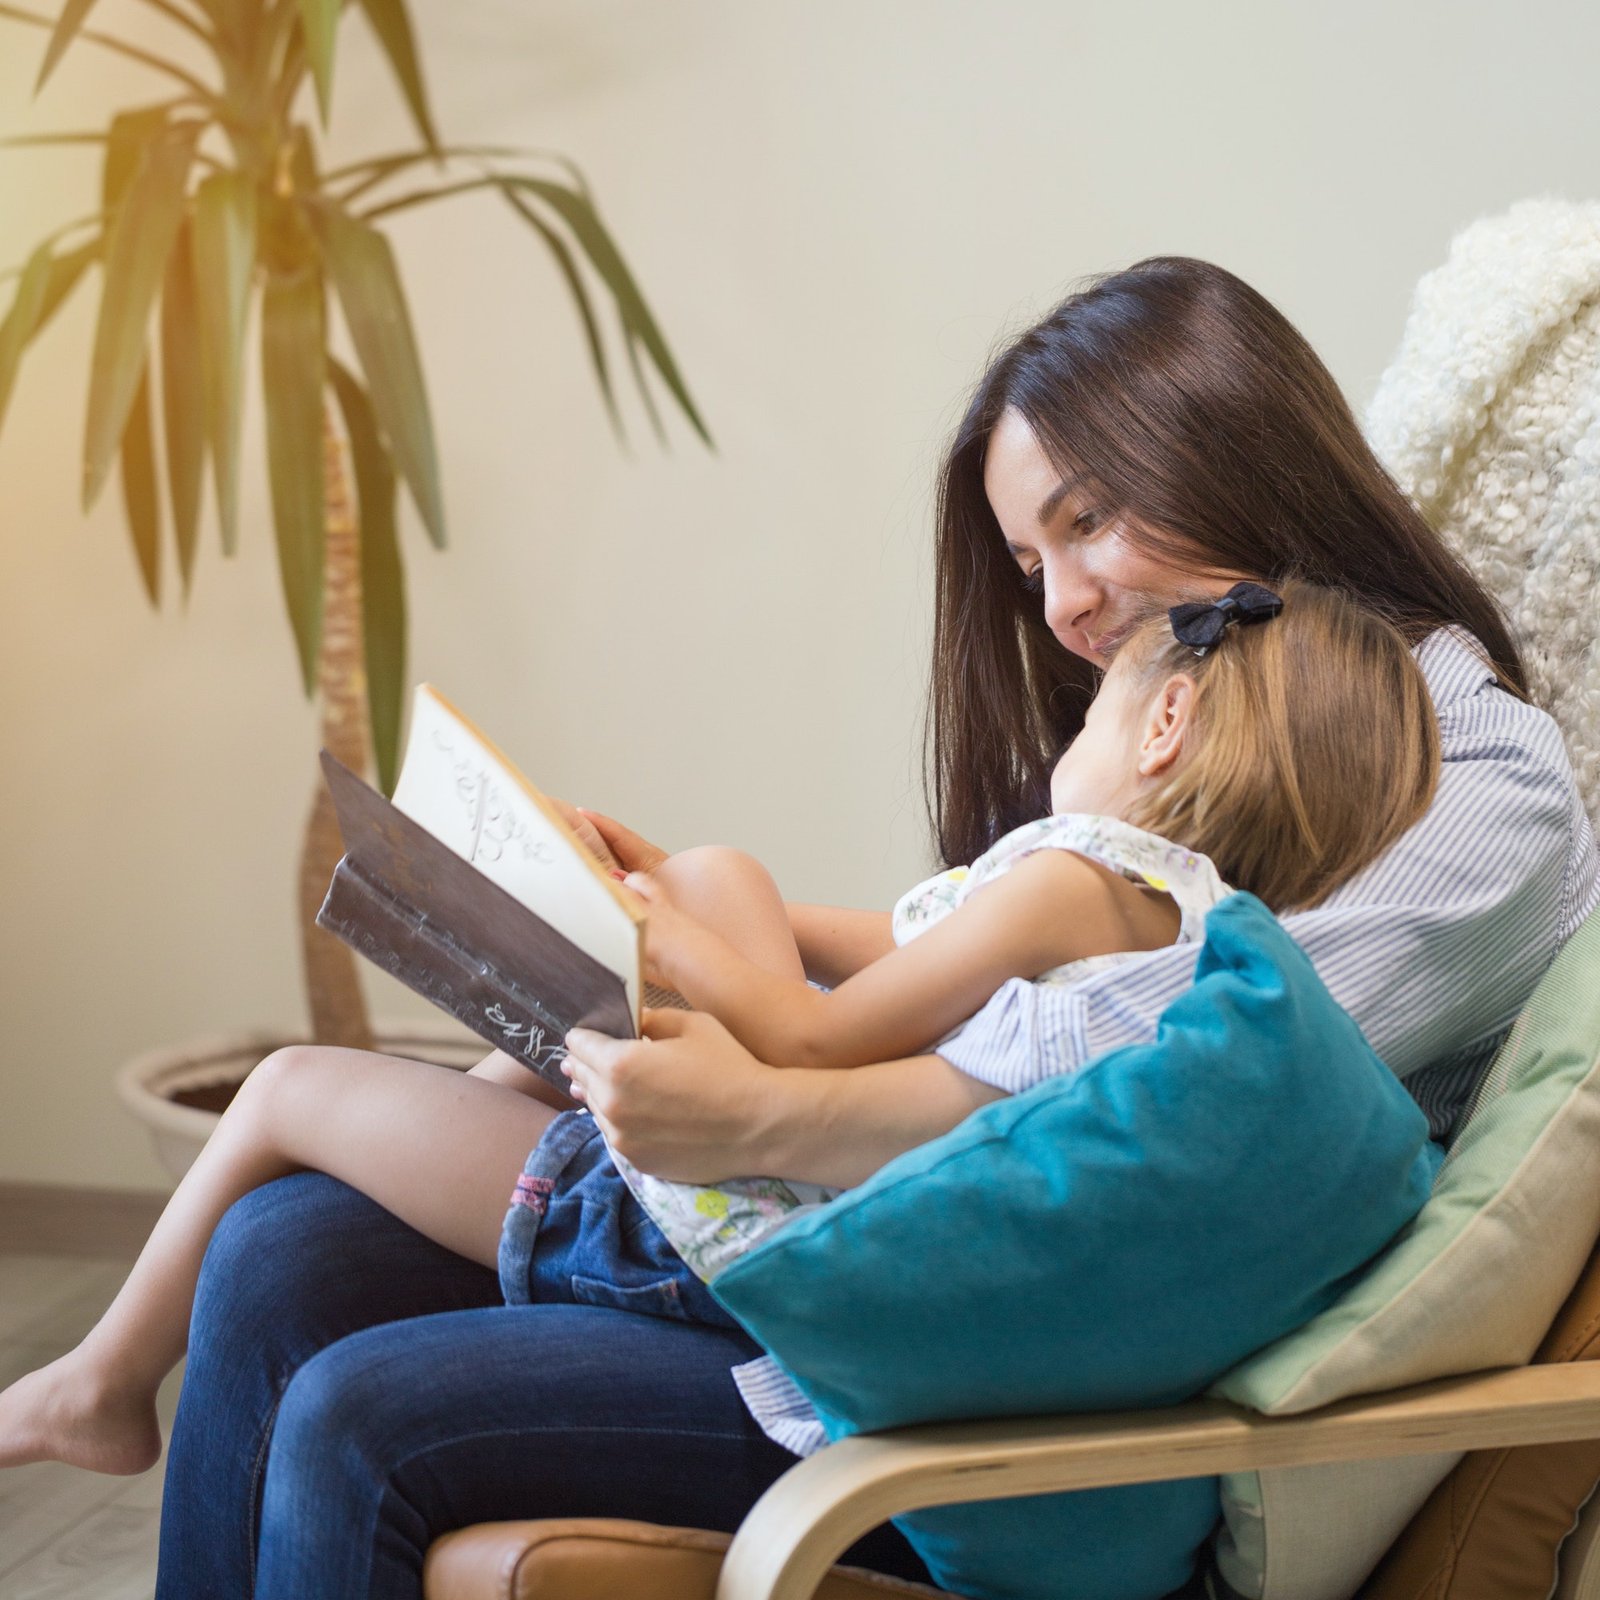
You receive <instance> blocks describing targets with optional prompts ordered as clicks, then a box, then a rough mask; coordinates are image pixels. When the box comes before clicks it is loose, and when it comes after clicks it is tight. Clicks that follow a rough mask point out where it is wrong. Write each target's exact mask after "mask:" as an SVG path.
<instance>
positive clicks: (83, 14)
mask: <svg viewBox="0 0 1600 1600" xmlns="http://www.w3.org/2000/svg"><path fill="white" fill-rule="evenodd" d="M94 5H95V0H67V3H66V4H65V5H64V6H63V7H62V8H61V15H60V16H59V17H58V18H56V25H55V29H54V31H53V32H52V33H51V35H50V42H49V44H47V45H46V46H45V51H44V62H43V64H42V65H41V66H40V68H39V78H38V81H37V82H36V83H35V84H34V86H33V92H34V93H35V94H38V92H39V91H40V90H41V89H42V88H44V86H45V82H46V80H47V79H48V78H49V76H50V74H51V73H52V72H54V71H55V70H56V64H57V62H59V61H60V60H61V58H62V56H63V55H65V54H66V51H67V46H68V45H69V44H71V43H72V41H73V39H74V38H76V37H77V33H78V30H79V29H80V28H81V27H82V26H83V25H84V22H85V21H86V20H87V19H88V16H89V13H90V12H91V11H92V10H93V9H94Z"/></svg>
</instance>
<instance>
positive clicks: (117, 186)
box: [100, 105, 170, 217]
mask: <svg viewBox="0 0 1600 1600" xmlns="http://www.w3.org/2000/svg"><path fill="white" fill-rule="evenodd" d="M169 109H170V107H168V106H166V105H159V106H141V107H140V108H139V109H138V110H137V111H123V112H119V113H118V114H117V115H116V116H114V117H113V118H112V119H111V127H110V130H109V131H108V132H107V134H106V159H105V165H104V167H103V168H102V169H101V176H100V205H101V209H102V210H103V211H104V212H105V214H106V215H107V216H108V217H109V216H115V215H116V210H117V206H118V203H119V202H120V201H121V199H122V194H123V191H124V190H125V189H126V188H127V186H128V180H129V179H130V178H131V177H132V176H133V175H134V173H135V172H136V171H138V168H139V162H140V161H141V160H142V159H143V157H144V153H145V151H146V150H147V149H148V148H149V147H150V146H151V145H152V144H154V143H155V141H156V140H157V139H158V138H159V137H160V136H161V134H162V132H163V131H164V130H165V128H166V126H167V112H168V110H169Z"/></svg>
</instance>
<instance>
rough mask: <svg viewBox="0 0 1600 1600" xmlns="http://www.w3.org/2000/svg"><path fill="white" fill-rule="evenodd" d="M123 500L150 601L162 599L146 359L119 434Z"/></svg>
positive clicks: (156, 495)
mask: <svg viewBox="0 0 1600 1600" xmlns="http://www.w3.org/2000/svg"><path fill="white" fill-rule="evenodd" d="M120 455H121V460H122V503H123V505H124V507H125V508H126V510H127V513H128V531H129V533H131V534H132V535H133V553H134V555H135V556H136V557H137V559H138V562H139V576H140V577H141V578H143V579H144V591H145V593H146V594H147V595H149V597H150V604H151V605H153V606H155V605H159V604H160V603H161V502H160V497H159V495H158V494H157V491H156V447H155V437H154V434H153V432H152V429H151V424H150V382H149V363H148V362H146V363H145V364H144V365H143V366H142V367H141V368H140V369H139V387H138V388H137V389H136V390H135V391H134V397H133V407H132V409H131V410H130V411H129V412H128V425H127V427H126V428H125V429H124V430H123V434H122V449H121V452H120Z"/></svg>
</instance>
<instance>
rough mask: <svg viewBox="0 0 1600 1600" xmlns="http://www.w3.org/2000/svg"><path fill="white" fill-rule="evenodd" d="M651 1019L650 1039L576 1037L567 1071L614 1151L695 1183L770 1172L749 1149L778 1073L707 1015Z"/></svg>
mask: <svg viewBox="0 0 1600 1600" xmlns="http://www.w3.org/2000/svg"><path fill="white" fill-rule="evenodd" d="M642 1020H643V1023H644V1032H645V1037H644V1038H642V1039H612V1038H608V1037H607V1036H606V1035H605V1034H601V1033H595V1032H593V1031H592V1030H590V1029H588V1028H574V1029H573V1030H572V1032H571V1033H569V1034H568V1035H567V1037H566V1046H567V1051H568V1055H567V1059H566V1061H565V1062H564V1063H563V1065H562V1070H563V1071H564V1072H565V1073H566V1074H567V1075H568V1078H569V1079H570V1081H571V1082H572V1085H573V1090H572V1093H573V1096H574V1098H577V1097H579V1096H580V1094H581V1098H582V1099H583V1101H584V1103H585V1104H586V1105H587V1106H588V1107H589V1109H590V1111H592V1112H593V1113H594V1116H595V1120H596V1121H597V1122H598V1123H599V1124H600V1127H601V1130H602V1131H603V1132H604V1134H605V1136H606V1138H607V1139H608V1140H609V1141H610V1144H611V1147H612V1148H613V1149H614V1150H616V1151H618V1152H619V1153H620V1154H622V1155H624V1156H626V1157H627V1158H628V1159H629V1160H630V1161H632V1162H634V1163H635V1164H636V1165H637V1166H639V1167H640V1168H642V1169H643V1170H644V1171H646V1172H653V1173H655V1174H656V1175H657V1176H658V1177H663V1178H680V1179H684V1180H686V1181H688V1182H692V1183H710V1182H714V1181H715V1180H716V1179H717V1178H718V1177H726V1176H727V1175H728V1174H729V1173H730V1172H749V1171H757V1170H761V1169H759V1168H756V1167H752V1166H751V1165H750V1164H749V1159H748V1158H747V1157H746V1156H745V1154H744V1142H745V1140H746V1139H747V1138H748V1137H749V1136H751V1135H752V1134H753V1132H754V1131H755V1127H756V1125H757V1123H758V1122H759V1120H760V1119H759V1118H758V1116H757V1115H756V1114H755V1113H756V1111H757V1110H758V1109H759V1107H760V1105H761V1104H762V1100H761V1095H762V1092H763V1090H764V1088H765V1086H766V1081H767V1080H768V1079H770V1078H771V1077H772V1076H773V1069H772V1068H770V1067H766V1066H763V1065H761V1064H760V1063H759V1062H757V1061H756V1060H755V1058H754V1057H753V1056H751V1055H750V1054H749V1052H748V1051H746V1050H745V1049H744V1048H743V1046H742V1045H740V1044H739V1043H738V1041H737V1040H735V1039H734V1037H733V1035H732V1034H730V1033H729V1032H728V1030H727V1029H726V1028H724V1027H723V1026H722V1024H721V1023H719V1022H718V1021H717V1020H716V1019H715V1018H714V1017H710V1016H707V1015H706V1014H705V1013H704V1012H700V1011H675V1010H671V1009H665V1010H659V1011H658V1010H646V1012H645V1014H644V1017H643V1019H642Z"/></svg>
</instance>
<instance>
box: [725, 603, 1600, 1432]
mask: <svg viewBox="0 0 1600 1600" xmlns="http://www.w3.org/2000/svg"><path fill="white" fill-rule="evenodd" d="M1417 664H1418V665H1419V666H1420V667H1421V669H1422V674H1423V677H1424V678H1425V679H1426V681H1427V684H1428V689H1429V692H1430V694H1431V695H1432V697H1433V704H1434V709H1435V711H1436V712H1437V714H1438V719H1439V738H1440V755H1441V758H1442V763H1441V767H1440V772H1439V788H1438V792H1437V794H1436V795H1435V797H1434V801H1433V804H1432V806H1431V807H1430V808H1429V809H1428V812H1427V814H1426V815H1425V816H1424V817H1423V818H1422V820H1421V821H1419V822H1418V823H1416V825H1415V826H1413V827H1412V828H1411V829H1410V830H1408V831H1407V832H1406V833H1405V834H1404V835H1402V836H1401V838H1400V839H1398V840H1397V841H1396V842H1395V843H1394V844H1393V845H1391V846H1390V848H1389V849H1388V850H1386V851H1385V852H1384V853H1383V855H1381V856H1380V857H1379V858H1378V859H1377V860H1376V861H1375V862H1373V863H1372V864H1371V865H1370V866H1369V867H1367V868H1365V869H1364V870H1363V871H1362V872H1360V873H1358V874H1357V875H1356V876H1355V877H1354V878H1352V879H1351V880H1350V881H1349V882H1348V883H1347V884H1345V885H1344V887H1343V888H1341V889H1339V890H1337V891H1336V892H1335V893H1334V894H1332V895H1330V896H1329V897H1328V899H1327V900H1325V901H1324V902H1323V903H1322V904H1321V905H1320V906H1318V907H1317V908H1316V909H1315V910H1312V911H1301V912H1294V913H1291V914H1289V915H1287V916H1285V917H1284V919H1283V925H1284V927H1285V928H1286V929H1287V930H1288V931H1289V933H1291V934H1292V935H1293V936H1294V940H1295V942H1296V943H1297V944H1298V945H1299V946H1300V947H1301V949H1303V950H1304V951H1305V953H1306V954H1307V955H1308V956H1309V957H1310V958H1311V961H1312V964H1313V965H1314V966H1315V967H1316V969H1317V972H1318V974H1319V975H1320V976H1321V978H1322V980H1323V982H1324V983H1326V984H1327V986H1328V988H1329V990H1330V991H1331V992H1332V994H1333V996H1334V998H1335V999H1336V1000H1338V1002H1339V1003H1340V1005H1342V1006H1343V1007H1344V1008H1345V1010H1346V1011H1348V1012H1349V1013H1350V1014H1351V1016H1353V1017H1354V1018H1355V1020H1356V1021H1357V1022H1358V1023H1359V1024H1360V1025H1361V1029H1362V1031H1363V1033H1365V1034H1366V1036H1367V1039H1368V1041H1369V1042H1370V1043H1371V1045H1372V1047H1373V1049H1374V1050H1375V1051H1376V1052H1377V1053H1378V1055H1380V1056H1381V1057H1382V1058H1383V1060H1384V1061H1386V1062H1387V1063H1388V1064H1389V1066H1390V1067H1391V1068H1392V1069H1393V1070H1394V1072H1395V1073H1396V1074H1397V1075H1398V1076H1399V1078H1400V1080H1401V1081H1402V1082H1403V1083H1404V1084H1405V1086H1406V1088H1407V1089H1409V1090H1410V1091H1411V1094H1412V1095H1413V1097H1414V1098H1415V1099H1416V1101H1417V1103H1418V1104H1419V1105H1420V1106H1421V1107H1422V1109H1423V1111H1424V1112H1425V1113H1426V1114H1427V1118H1428V1125H1429V1128H1430V1130H1431V1131H1432V1133H1433V1135H1434V1137H1435V1138H1438V1139H1443V1140H1445V1141H1447V1142H1448V1140H1449V1139H1450V1138H1451V1137H1452V1135H1453V1134H1454V1132H1455V1130H1456V1127H1457V1125H1458V1124H1459V1122H1460V1120H1461V1117H1462V1115H1463V1113H1464V1112H1465V1110H1466V1108H1467V1106H1468V1105H1469V1104H1470V1102H1471V1099H1472V1094H1473V1091H1474V1090H1475V1089H1476V1088H1477V1085H1478V1082H1479V1080H1480V1079H1481V1078H1482V1076H1483V1074H1484V1071H1485V1070H1486V1068H1487V1067H1488V1064H1489V1062H1490V1060H1491V1058H1492V1057H1493V1055H1494V1053H1495V1050H1496V1049H1497V1048H1498V1046H1499V1044H1500V1042H1501V1040H1502V1039H1503V1038H1504V1037H1505V1035H1506V1031H1507V1030H1508V1029H1509V1028H1510V1026H1511V1023H1512V1021H1513V1020H1514V1019H1515V1017H1516V1015H1517V1013H1518V1012H1519V1011H1520V1010H1521V1009H1522V1007H1523V1005H1524V1004H1525V1002H1526V1001H1527V998H1528V996H1529V995H1530V994H1531V993H1532V992H1533V988H1534V985H1535V984H1536V983H1537V982H1538V981H1539V979H1540V977H1541V976H1542V975H1543V973H1544V970H1545V968H1546V967H1548V966H1549V964H1550V962H1551V959H1552V958H1553V957H1554V955H1555V953H1556V951H1557V949H1558V948H1559V947H1560V946H1561V945H1562V943H1564V942H1565V940H1566V939H1567V938H1568V937H1570V935H1571V934H1572V933H1573V932H1574V930H1575V929H1576V928H1577V927H1578V925H1579V923H1581V922H1582V921H1583V919H1584V918H1585V917H1586V916H1587V915H1588V914H1589V913H1590V912H1591V911H1593V910H1594V909H1595V907H1596V905H1597V904H1600V860H1597V858H1596V853H1595V840H1594V833H1593V831H1592V829H1591V827H1590V822H1589V817H1588V815H1587V814H1586V812H1585V811H1584V808H1583V803H1582V801H1581V799H1580V798H1579V795H1578V789H1577V784H1576V781H1575V779H1574V777H1573V773H1572V765H1571V763H1570V761H1569V760H1568V758H1567V753H1566V748H1565V746H1564V745H1563V744H1562V740H1561V734H1560V731H1559V730H1558V729H1557V727H1556V725H1555V723H1554V722H1553V721H1552V720H1551V718H1550V717H1549V716H1548V715H1547V714H1546V713H1545V712H1543V711H1540V710H1539V709H1538V708H1537V707H1535V706H1531V705H1529V704H1527V703H1526V702H1525V701H1522V700H1519V699H1517V698H1516V696H1515V695H1512V694H1509V693H1507V692H1506V691H1505V690H1503V689H1501V688H1500V687H1499V686H1498V685H1497V684H1496V682H1495V677H1494V674H1493V672H1492V671H1490V670H1489V668H1488V667H1486V666H1485V665H1484V662H1483V658H1482V656H1481V654H1480V653H1479V652H1478V650H1477V649H1476V648H1475V647H1474V644H1473V641H1472V640H1471V638H1470V636H1469V635H1466V634H1464V633H1462V632H1460V631H1459V630H1455V629H1440V630H1438V631H1437V632H1435V633H1433V634H1431V635H1429V637H1428V638H1427V639H1425V640H1424V641H1423V642H1422V644H1421V645H1420V646H1418V648H1417ZM1197 954H1198V947H1197V946H1195V945H1193V944H1181V945H1169V946H1166V947H1165V948H1163V949H1161V950H1156V951H1152V952H1150V953H1149V954H1148V955H1144V956H1140V957H1138V958H1136V959H1134V960H1130V961H1126V962H1123V963H1121V964H1120V965H1118V966H1115V967H1111V968H1107V969H1104V970H1102V971H1099V972H1095V973H1092V974H1090V975H1089V976H1087V977H1086V978H1085V979H1084V980H1083V981H1082V982H1081V983H1076V984H1071V985H1066V986H1062V987H1050V986H1047V985H1042V984H1035V983H1031V982H1029V981H1027V980H1026V979H1019V978H1013V979H1010V980H1008V981H1007V982H1006V983H1005V984H1004V985H1002V987H1001V988H1000V989H999V990H998V991H997V992H996V993H995V995H994V996H993V998H992V999H991V1000H990V1001H989V1003H988V1004H987V1005H986V1006H984V1008H983V1009H982V1010H981V1011H979V1012H978V1013H977V1014H976V1015H975V1016H974V1017H972V1019H971V1020H970V1021H968V1022H967V1023H966V1024H965V1026H964V1027H962V1028H961V1029H960V1030H959V1032H957V1033H955V1034H954V1035H952V1036H951V1037H950V1038H948V1039H945V1040H944V1041H942V1042H941V1043H940V1045H939V1047H938V1053H939V1055H941V1056H942V1057H944V1059H945V1060H947V1061H949V1062H950V1063H951V1064H952V1065H953V1066H955V1067H958V1068H960V1070H961V1071H963V1072H965V1073H967V1074H969V1075H970V1076H972V1077H974V1078H977V1079H978V1080H979V1081H981V1082H983V1083H987V1084H991V1085H993V1086H994V1087H995V1088H997V1089H1003V1090H1005V1091H1006V1092H1007V1093H1010V1094H1017V1093H1020V1092H1021V1091H1022V1090H1025V1089H1030V1088H1032V1087H1034V1086H1035V1085H1036V1084H1039V1083H1042V1082H1043V1081H1044V1080H1045V1079H1047V1078H1050V1077H1053V1076H1055V1075H1056V1074H1058V1073H1063V1072H1074V1071H1076V1070H1077V1069H1078V1068H1080V1067H1082V1066H1084V1065H1085V1064H1086V1063H1088V1062H1090V1061H1092V1060H1094V1059H1095V1058H1096V1057H1097V1056H1100V1055H1103V1054H1105V1052H1106V1051H1108V1050H1112V1049H1115V1048H1117V1047H1118V1046H1120V1045H1125V1044H1137V1043H1141V1042H1143V1041H1146V1040H1149V1039H1152V1038H1154V1037H1155V1032H1156V1022H1157V1019H1158V1018H1159V1017H1160V1015H1161V1013H1162V1012H1163V1011H1164V1010H1165V1009H1166V1008H1167V1006H1168V1005H1169V1004H1170V1003H1171V1002H1172V1001H1173V1000H1175V999H1176V998H1177V997H1178V996H1179V995H1180V994H1181V993H1183V991H1184V990H1185V989H1186V988H1187V987H1188V986H1189V984H1190V982H1191V980H1192V978H1193V975H1194V963H1195V958H1196V956H1197ZM733 1375H734V1379H735V1381H736V1382H737V1383H738V1385H739V1389H740V1392H741V1393H742V1394H743V1396H744V1398H745V1402H746V1404H747V1405H748V1406H749V1407H750V1410H751V1412H752V1413H753V1414H754V1416H755V1418H756V1420H757V1422H759V1423H760V1424H761V1427H762V1429H763V1431H764V1432H765V1433H766V1434H767V1435H768V1436H769V1437H770V1438H772V1439H774V1440H776V1441H777V1443H779V1444H781V1445H784V1446H785V1447H786V1448H788V1449H790V1450H793V1451H794V1452H795V1453H796V1454H798V1455H807V1454H810V1452H811V1451H813V1450H816V1449H819V1448H820V1447H821V1446H822V1445H823V1444H824V1443H825V1442H826V1440H825V1435H824V1434H823V1431H822V1425H821V1423H820V1422H818V1420H817V1417H816V1413H815V1412H814V1411H813V1410H812V1409H811V1407H810V1405H809V1404H808V1403H807V1401H806V1399H805V1397H804V1396H803V1395H802V1394H801V1393H800V1391H799V1390H798V1389H797V1388H795V1386H794V1385H793V1384H792V1383H791V1382H790V1381H789V1379H788V1378H787V1377H785V1376H784V1374H783V1373H782V1372H781V1371H780V1370H779V1368H778V1367H777V1365H776V1364H775V1363H774V1362H772V1361H770V1360H767V1359H765V1358H763V1359H761V1360H757V1361H752V1362H747V1363H746V1364H745V1365H744V1366H741V1367H736V1368H734V1374H733Z"/></svg>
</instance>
